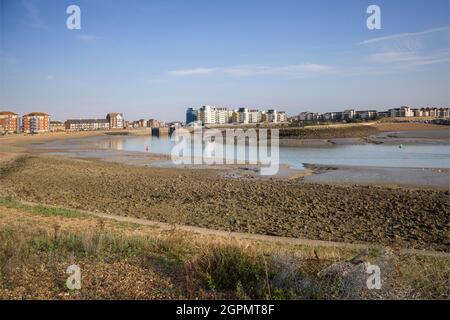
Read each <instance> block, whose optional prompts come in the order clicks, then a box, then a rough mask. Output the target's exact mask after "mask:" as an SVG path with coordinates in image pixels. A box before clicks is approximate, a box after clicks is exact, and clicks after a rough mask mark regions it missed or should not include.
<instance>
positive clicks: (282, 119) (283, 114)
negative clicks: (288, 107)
mask: <svg viewBox="0 0 450 320" xmlns="http://www.w3.org/2000/svg"><path fill="white" fill-rule="evenodd" d="M286 121H287V116H286V112H284V111H278V113H277V122H286Z"/></svg>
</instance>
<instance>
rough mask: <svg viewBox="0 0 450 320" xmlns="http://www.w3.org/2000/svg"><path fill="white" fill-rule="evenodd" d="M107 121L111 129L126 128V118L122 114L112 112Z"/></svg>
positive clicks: (107, 116)
mask: <svg viewBox="0 0 450 320" xmlns="http://www.w3.org/2000/svg"><path fill="white" fill-rule="evenodd" d="M106 119H107V120H108V121H109V128H110V129H123V128H124V118H123V114H122V113H117V112H110V113H108V114H107V115H106Z"/></svg>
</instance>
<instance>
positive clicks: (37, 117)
mask: <svg viewBox="0 0 450 320" xmlns="http://www.w3.org/2000/svg"><path fill="white" fill-rule="evenodd" d="M22 128H23V132H26V133H38V132H48V131H49V130H50V117H49V115H48V114H46V113H44V112H31V113H28V114H26V115H24V116H23V117H22Z"/></svg>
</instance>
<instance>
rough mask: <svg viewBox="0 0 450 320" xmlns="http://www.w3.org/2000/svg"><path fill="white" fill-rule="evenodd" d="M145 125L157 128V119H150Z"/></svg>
mask: <svg viewBox="0 0 450 320" xmlns="http://www.w3.org/2000/svg"><path fill="white" fill-rule="evenodd" d="M147 127H150V128H152V129H153V128H159V121H158V120H156V119H150V120H148V121H147Z"/></svg>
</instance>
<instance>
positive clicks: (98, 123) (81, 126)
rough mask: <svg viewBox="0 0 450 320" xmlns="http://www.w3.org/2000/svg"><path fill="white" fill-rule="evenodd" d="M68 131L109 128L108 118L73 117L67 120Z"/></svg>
mask: <svg viewBox="0 0 450 320" xmlns="http://www.w3.org/2000/svg"><path fill="white" fill-rule="evenodd" d="M65 127H66V130H68V131H92V130H109V129H110V124H109V120H108V119H71V120H67V121H66V122H65Z"/></svg>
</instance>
